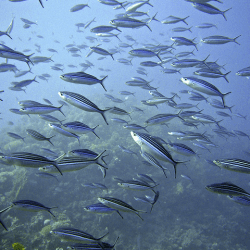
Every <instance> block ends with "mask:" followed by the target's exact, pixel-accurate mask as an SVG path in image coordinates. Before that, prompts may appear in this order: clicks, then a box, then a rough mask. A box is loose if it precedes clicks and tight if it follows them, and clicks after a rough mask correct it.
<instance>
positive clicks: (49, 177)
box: [36, 173, 59, 182]
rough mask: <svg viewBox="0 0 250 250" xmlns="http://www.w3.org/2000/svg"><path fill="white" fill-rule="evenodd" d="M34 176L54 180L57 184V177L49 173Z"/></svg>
mask: <svg viewBox="0 0 250 250" xmlns="http://www.w3.org/2000/svg"><path fill="white" fill-rule="evenodd" d="M36 176H38V177H40V178H45V179H51V178H54V179H56V180H57V181H58V182H59V180H58V179H57V177H56V176H55V175H53V174H50V173H36Z"/></svg>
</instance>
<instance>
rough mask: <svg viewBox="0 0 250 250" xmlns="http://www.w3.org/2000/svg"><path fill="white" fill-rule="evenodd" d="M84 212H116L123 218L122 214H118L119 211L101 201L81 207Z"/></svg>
mask: <svg viewBox="0 0 250 250" xmlns="http://www.w3.org/2000/svg"><path fill="white" fill-rule="evenodd" d="M83 209H84V210H85V211H86V212H91V213H98V214H110V213H113V212H117V213H118V214H119V216H120V217H121V218H122V219H123V216H122V215H121V214H120V212H119V211H118V210H116V209H114V208H111V207H108V206H106V205H104V204H102V203H100V202H99V203H96V204H92V205H89V206H87V207H84V208H83Z"/></svg>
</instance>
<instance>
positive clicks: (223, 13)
mask: <svg viewBox="0 0 250 250" xmlns="http://www.w3.org/2000/svg"><path fill="white" fill-rule="evenodd" d="M231 9H232V7H231V8H229V9H227V10H225V11H223V12H222V15H223V17H224V18H225V20H226V21H227V18H226V15H225V13H226V12H228V11H229V10H231Z"/></svg>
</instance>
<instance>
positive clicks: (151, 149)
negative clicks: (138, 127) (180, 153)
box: [131, 131, 184, 178]
mask: <svg viewBox="0 0 250 250" xmlns="http://www.w3.org/2000/svg"><path fill="white" fill-rule="evenodd" d="M131 136H132V138H133V139H134V141H135V142H136V143H137V144H138V145H139V146H140V147H141V151H142V153H144V152H146V153H148V154H150V155H151V156H153V157H155V158H157V159H159V160H162V161H165V162H169V163H171V164H172V165H173V166H174V172H175V178H176V166H177V165H178V164H179V163H184V162H178V161H175V160H174V159H173V158H172V156H171V155H170V153H169V152H168V151H167V150H166V149H165V148H164V147H163V146H162V144H161V143H159V142H158V141H157V140H156V139H154V138H153V137H152V136H150V135H148V134H143V133H139V132H137V133H135V132H134V131H131Z"/></svg>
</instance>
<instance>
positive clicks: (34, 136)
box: [26, 129, 54, 146]
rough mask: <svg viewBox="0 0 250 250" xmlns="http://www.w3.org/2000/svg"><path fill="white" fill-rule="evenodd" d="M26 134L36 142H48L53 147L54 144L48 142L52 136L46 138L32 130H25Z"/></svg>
mask: <svg viewBox="0 0 250 250" xmlns="http://www.w3.org/2000/svg"><path fill="white" fill-rule="evenodd" d="M26 132H27V134H28V135H30V136H31V137H33V138H34V139H36V140H38V141H48V142H49V143H50V144H51V145H52V146H54V144H53V143H52V142H51V141H50V139H51V138H53V137H54V135H53V136H51V137H48V138H47V137H45V136H44V135H42V134H40V133H39V132H37V131H35V130H33V129H26Z"/></svg>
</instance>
